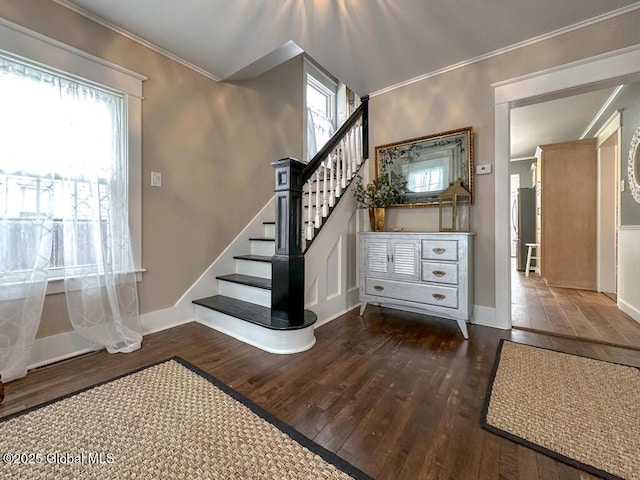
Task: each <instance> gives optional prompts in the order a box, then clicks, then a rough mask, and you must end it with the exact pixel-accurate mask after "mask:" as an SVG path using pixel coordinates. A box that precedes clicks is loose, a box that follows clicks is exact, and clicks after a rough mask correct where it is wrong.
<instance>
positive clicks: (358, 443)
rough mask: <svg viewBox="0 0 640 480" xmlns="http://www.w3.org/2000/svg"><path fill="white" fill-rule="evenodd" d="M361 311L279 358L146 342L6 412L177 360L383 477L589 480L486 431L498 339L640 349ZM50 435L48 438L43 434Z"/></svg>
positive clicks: (187, 332) (17, 396)
mask: <svg viewBox="0 0 640 480" xmlns="http://www.w3.org/2000/svg"><path fill="white" fill-rule="evenodd" d="M469 334H470V339H469V340H468V341H465V340H464V339H463V338H462V336H461V335H460V333H459V331H458V327H457V325H456V323H455V322H453V321H447V320H441V319H435V318H427V317H424V316H421V315H417V314H412V313H405V312H400V311H397V310H390V309H380V308H377V307H374V306H369V307H368V308H367V311H366V314H365V316H364V318H361V317H359V316H358V315H357V309H356V310H353V311H352V312H350V313H348V314H346V315H344V316H342V317H340V318H338V319H336V320H334V321H332V322H330V323H329V324H327V325H324V326H322V327H320V328H319V329H317V330H316V337H317V344H316V345H315V346H314V347H313V348H312V349H311V350H309V351H307V352H303V353H299V354H295V355H273V354H269V353H266V352H263V351H261V350H258V349H256V348H254V347H251V346H249V345H246V344H243V343H240V342H238V341H236V340H234V339H231V338H230V337H227V336H225V335H223V334H221V333H218V332H215V331H213V330H210V329H208V328H207V327H204V326H202V325H199V324H196V323H190V324H186V325H183V326H180V327H176V328H173V329H170V330H166V331H163V332H160V333H156V334H153V335H149V336H147V337H145V339H144V342H143V346H142V348H141V349H140V350H139V351H137V352H134V353H130V354H117V355H109V354H107V353H106V352H104V351H101V352H96V353H93V354H90V355H86V356H84V357H81V358H76V359H71V360H68V361H65V362H62V363H59V364H56V365H52V366H48V367H45V368H42V369H39V370H36V371H33V372H30V373H29V375H27V377H25V378H24V379H20V380H17V381H14V382H11V383H9V384H7V385H6V392H5V393H6V398H5V402H4V404H3V405H1V406H0V417H2V416H6V415H9V414H11V413H13V412H16V411H20V410H22V409H24V408H27V407H30V406H33V405H37V404H39V403H42V402H44V401H47V400H50V399H53V398H56V397H58V396H60V395H64V394H67V393H70V392H73V391H75V390H78V389H81V388H83V387H87V386H90V385H92V384H95V383H97V382H101V381H104V380H107V379H110V378H112V377H114V376H117V375H120V374H124V373H126V372H128V371H131V370H133V369H135V368H138V367H142V366H144V365H147V364H150V363H152V362H155V361H159V360H162V359H165V358H168V357H171V356H174V355H177V356H180V357H182V358H184V359H185V360H187V361H189V362H191V363H193V364H194V365H197V366H198V367H200V368H202V369H203V370H205V371H207V372H209V373H211V374H212V375H214V376H216V377H217V378H219V379H220V380H221V381H223V382H225V383H226V384H227V385H230V386H232V387H233V388H235V389H236V390H237V391H239V392H240V393H242V394H243V395H245V396H247V397H248V398H250V399H251V400H253V401H254V402H256V403H257V404H259V405H260V406H262V407H263V408H265V409H266V410H267V411H269V412H271V413H272V414H274V415H275V416H277V417H278V418H280V419H281V420H283V421H284V422H286V423H288V424H289V425H291V426H293V427H294V428H296V429H297V430H299V431H300V432H302V433H303V434H305V435H306V436H308V437H309V438H312V439H313V440H315V441H316V442H318V443H319V444H321V445H322V446H324V447H326V448H328V449H329V450H331V451H333V452H335V453H337V454H338V455H340V456H341V457H343V458H344V459H346V460H348V461H349V462H351V463H353V464H354V465H355V466H357V467H358V468H360V469H362V470H364V471H365V472H366V473H368V474H369V475H371V476H373V477H375V478H378V479H432V478H441V479H456V480H460V479H462V480H464V479H496V480H498V479H500V480H506V479H523V480H524V479H538V478H539V479H545V480H553V479H590V478H593V477H591V476H590V475H587V474H585V473H584V472H581V471H579V470H576V469H574V468H573V467H570V466H567V465H565V464H562V463H559V462H556V461H555V460H553V459H551V458H549V457H547V456H545V455H542V454H539V453H536V452H534V451H533V450H531V449H528V448H526V447H523V446H520V445H517V444H516V443H513V442H511V441H509V440H506V439H504V438H502V437H499V436H497V435H494V434H492V433H489V432H487V431H485V430H483V429H481V428H480V412H481V408H482V405H483V401H484V397H485V392H486V388H487V383H488V380H489V376H490V372H491V368H492V366H493V362H494V358H495V353H496V348H497V344H498V342H499V340H500V338H510V339H512V340H513V341H516V342H521V343H528V344H531V345H538V346H543V347H547V348H552V349H556V350H561V351H566V352H570V353H576V354H579V355H584V356H590V357H592V358H598V359H602V360H608V361H613V362H618V363H623V364H628V365H634V366H640V353H639V352H637V351H633V350H628V349H622V348H616V347H611V346H606V345H601V344H593V343H586V342H580V341H575V340H569V339H563V338H558V337H550V336H544V335H540V334H536V333H530V332H524V331H518V330H512V331H510V332H509V331H502V330H497V329H492V328H487V327H480V326H477V325H471V326H470V328H469ZM43 434H46V432H43Z"/></svg>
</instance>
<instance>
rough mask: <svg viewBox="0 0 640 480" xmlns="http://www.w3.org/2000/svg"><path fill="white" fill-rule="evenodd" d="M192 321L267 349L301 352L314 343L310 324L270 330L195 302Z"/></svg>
mask: <svg viewBox="0 0 640 480" xmlns="http://www.w3.org/2000/svg"><path fill="white" fill-rule="evenodd" d="M195 312H196V322H198V323H201V324H203V325H206V326H207V327H210V328H213V329H214V330H217V331H219V332H222V333H224V334H226V335H229V336H231V337H233V338H236V339H238V340H240V341H242V342H244V343H248V344H249V345H253V346H254V347H258V348H260V349H262V350H266V351H267V352H271V353H279V354H287V353H296V352H304V351H305V350H308V349H310V348H311V347H313V345H314V344H315V343H316V339H315V336H314V335H313V325H310V326H309V327H306V328H302V329H299V330H271V329H269V328H265V327H261V326H260V325H255V324H253V323H249V322H245V321H242V320H239V319H237V318H235V317H232V316H229V315H226V314H224V313H221V312H216V311H214V310H210V309H208V308H204V307H201V306H200V305H195Z"/></svg>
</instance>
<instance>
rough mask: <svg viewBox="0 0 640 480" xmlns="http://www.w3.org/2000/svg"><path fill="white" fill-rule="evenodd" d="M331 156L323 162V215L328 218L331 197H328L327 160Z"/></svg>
mask: <svg viewBox="0 0 640 480" xmlns="http://www.w3.org/2000/svg"><path fill="white" fill-rule="evenodd" d="M328 161H329V157H327V159H326V160H325V161H324V162H322V217H323V218H327V216H328V215H329V199H328V198H327V194H328V191H327V190H328V188H329V182H327V162H328Z"/></svg>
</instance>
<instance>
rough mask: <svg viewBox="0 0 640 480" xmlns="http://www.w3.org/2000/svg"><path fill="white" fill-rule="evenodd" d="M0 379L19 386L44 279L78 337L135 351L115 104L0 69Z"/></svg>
mask: <svg viewBox="0 0 640 480" xmlns="http://www.w3.org/2000/svg"><path fill="white" fill-rule="evenodd" d="M0 105H2V109H1V110H0V240H1V241H2V242H1V243H0V373H1V374H2V378H3V380H4V381H10V380H12V379H15V378H19V377H21V376H24V375H25V374H26V365H27V363H28V360H29V356H30V352H31V349H32V346H33V342H34V338H35V334H36V331H37V328H38V325H39V322H40V317H41V313H42V305H43V302H44V296H45V293H46V287H47V281H48V279H50V278H64V284H65V294H66V299H67V306H68V310H69V318H70V321H71V324H72V326H73V328H74V330H75V331H77V332H78V333H79V334H80V335H82V336H83V337H84V338H86V339H88V340H90V341H91V342H93V343H95V344H98V345H102V346H104V347H106V348H107V350H108V351H109V352H128V351H133V350H136V349H137V348H139V347H140V344H141V340H142V335H141V333H140V332H141V328H140V321H139V315H138V301H137V292H136V284H135V273H134V267H133V261H132V254H131V242H130V239H129V231H128V208H127V164H126V156H125V155H124V145H123V142H124V141H123V138H124V134H123V121H124V120H123V117H122V112H123V98H122V97H121V96H119V95H117V94H114V93H111V92H108V91H104V90H101V89H100V88H97V87H94V86H91V85H88V84H83V83H81V82H76V81H74V80H71V79H68V78H65V77H62V76H59V75H57V74H55V73H52V72H47V71H44V70H41V69H39V68H37V67H33V66H29V65H24V64H21V63H19V62H16V61H13V60H12V59H7V58H3V57H0Z"/></svg>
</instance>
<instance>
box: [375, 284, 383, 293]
mask: <svg viewBox="0 0 640 480" xmlns="http://www.w3.org/2000/svg"><path fill="white" fill-rule="evenodd" d="M373 289H374V290H377V291H378V292H381V291H383V290H384V287H381V286H380V285H374V286H373Z"/></svg>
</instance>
